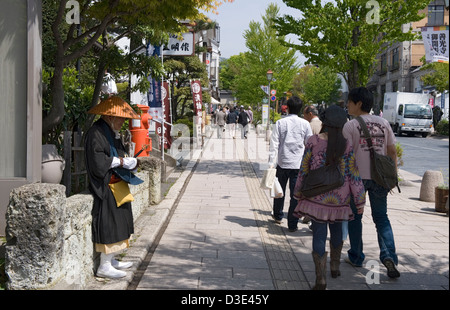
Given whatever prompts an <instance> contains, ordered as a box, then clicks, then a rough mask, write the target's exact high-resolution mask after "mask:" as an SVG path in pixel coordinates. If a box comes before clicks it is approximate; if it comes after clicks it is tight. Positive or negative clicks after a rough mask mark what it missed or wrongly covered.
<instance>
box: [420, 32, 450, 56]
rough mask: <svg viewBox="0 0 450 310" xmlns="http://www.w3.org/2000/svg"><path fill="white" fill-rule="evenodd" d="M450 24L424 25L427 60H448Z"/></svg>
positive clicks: (423, 35)
mask: <svg viewBox="0 0 450 310" xmlns="http://www.w3.org/2000/svg"><path fill="white" fill-rule="evenodd" d="M448 36H449V26H439V27H422V38H423V45H424V46H425V57H426V61H427V62H448V56H449V54H448V44H449V38H448Z"/></svg>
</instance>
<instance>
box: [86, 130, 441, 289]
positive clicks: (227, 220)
mask: <svg viewBox="0 0 450 310" xmlns="http://www.w3.org/2000/svg"><path fill="white" fill-rule="evenodd" d="M237 136H238V137H239V135H237ZM267 150H268V144H267V142H266V141H265V140H264V137H263V136H262V135H261V137H258V136H257V135H256V133H255V132H254V131H250V133H249V139H248V140H241V139H239V138H238V139H230V138H228V136H227V137H226V138H225V139H221V140H219V139H216V138H215V135H213V137H212V138H211V139H209V141H208V142H207V143H206V147H205V148H204V150H203V152H202V153H200V152H197V153H196V154H194V158H193V160H191V163H189V165H188V167H187V168H188V169H187V170H186V171H185V172H183V173H181V174H180V177H179V180H178V181H177V182H176V183H175V184H174V186H172V188H171V190H170V191H169V194H168V196H166V199H165V200H164V201H163V202H162V203H160V205H158V206H157V207H154V208H150V210H149V211H148V212H147V213H146V214H144V215H143V216H141V218H140V219H139V220H138V221H137V224H136V226H137V227H136V231H137V232H136V241H135V242H134V243H132V246H131V248H130V249H129V250H128V251H127V252H126V253H125V260H131V261H135V262H136V264H135V265H138V264H140V263H141V267H140V268H139V269H136V267H133V269H132V270H131V272H129V275H128V276H127V278H125V279H122V280H114V281H105V282H96V283H95V284H93V286H92V287H91V288H95V289H112V288H115V289H126V287H127V286H128V284H129V283H130V282H131V283H132V285H131V286H132V288H133V289H137V290H157V289H189V290H196V289H199V290H219V289H220V290H285V289H300V290H309V289H310V287H311V286H312V285H313V283H314V279H315V274H314V264H313V261H312V257H311V248H312V235H311V232H310V230H309V229H308V228H307V226H306V225H304V224H299V230H298V231H297V232H294V233H291V232H288V230H287V227H286V221H285V220H284V221H283V222H282V224H281V225H278V224H275V223H274V222H272V221H271V216H270V212H271V205H272V200H271V199H270V197H269V196H268V192H267V191H262V190H261V189H260V188H259V180H260V178H261V176H262V173H263V170H264V169H265V168H266V167H267V165H266V162H267ZM197 158H198V162H197ZM191 171H192V173H191ZM401 176H403V177H404V178H405V179H406V180H407V182H405V185H404V186H402V193H401V194H399V193H394V194H392V195H389V198H388V209H389V211H388V214H389V218H390V220H391V224H392V226H393V230H394V237H395V241H396V246H397V252H398V256H399V267H398V268H399V271H400V272H401V277H400V278H398V279H394V280H393V279H390V278H388V277H387V275H386V272H385V268H384V266H382V265H381V266H380V264H379V261H378V255H379V254H378V243H377V238H376V231H375V226H374V224H373V222H372V219H371V217H370V207H368V206H367V207H366V208H365V214H364V218H363V223H364V230H363V234H364V235H363V240H364V249H365V254H366V262H372V263H373V264H372V265H371V266H364V267H359V268H355V267H352V266H350V265H349V264H346V263H344V262H343V260H341V261H342V263H341V273H342V276H341V277H339V278H337V279H332V278H331V277H330V275H329V272H328V274H327V277H328V287H327V289H329V290H340V289H344V290H353V289H358V290H405V289H432V290H435V289H437V290H442V289H446V290H448V287H449V281H448V273H449V253H448V239H449V238H448V233H449V230H448V228H449V218H448V217H447V216H446V215H445V214H442V213H437V212H435V211H434V203H427V202H422V201H419V200H418V195H419V190H420V181H421V180H420V178H419V177H418V176H416V175H413V174H409V173H407V172H406V171H401ZM179 194H180V195H179ZM287 194H288V195H289V193H287ZM285 203H286V206H285V211H287V203H288V199H286V202H285ZM348 246H349V245H348V240H347V241H346V242H345V243H344V249H343V256H344V255H345V253H346V251H347V249H348ZM149 250H150V255H147V256H146V254H147V252H148V251H149ZM144 252H145V253H144ZM145 256H146V257H145ZM136 275H138V277H136ZM133 276H135V277H134V281H132V279H133ZM367 279H368V280H369V282H370V281H371V282H375V283H374V284H368V281H367Z"/></svg>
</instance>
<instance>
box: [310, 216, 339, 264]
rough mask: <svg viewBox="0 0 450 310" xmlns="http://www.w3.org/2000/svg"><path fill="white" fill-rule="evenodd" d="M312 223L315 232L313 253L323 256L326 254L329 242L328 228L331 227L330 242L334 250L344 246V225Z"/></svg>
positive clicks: (337, 223)
mask: <svg viewBox="0 0 450 310" xmlns="http://www.w3.org/2000/svg"><path fill="white" fill-rule="evenodd" d="M311 221H312V231H313V251H314V252H316V253H317V254H319V256H322V255H323V254H325V247H326V242H327V226H329V227H330V242H331V244H332V245H333V247H334V248H338V247H339V246H340V245H341V244H342V223H341V222H336V223H333V224H329V223H319V222H316V221H314V220H311Z"/></svg>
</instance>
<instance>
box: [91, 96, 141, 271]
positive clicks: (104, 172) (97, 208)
mask: <svg viewBox="0 0 450 310" xmlns="http://www.w3.org/2000/svg"><path fill="white" fill-rule="evenodd" d="M88 113H91V114H99V115H102V117H101V118H100V119H99V120H98V121H97V122H95V123H94V125H93V126H92V127H91V128H90V129H89V131H88V133H87V135H86V142H85V150H86V170H87V173H88V176H89V181H90V182H89V189H90V192H91V193H92V195H93V197H94V204H93V208H92V239H93V242H94V244H95V250H96V251H97V252H100V253H101V254H100V266H99V267H98V269H97V276H98V277H105V278H122V277H124V276H126V272H125V271H123V270H121V269H127V268H130V267H131V266H132V263H130V262H128V263H123V262H119V261H117V260H115V259H114V255H115V253H116V252H118V251H120V250H123V249H125V248H127V247H128V246H129V242H128V241H129V239H130V236H131V234H133V233H134V223H133V213H132V209H131V199H128V200H123V199H120V198H119V197H118V195H117V194H116V192H113V190H112V189H113V188H115V187H116V186H119V185H121V186H123V187H122V188H124V190H123V192H126V190H127V189H128V193H129V188H128V184H131V185H138V184H140V183H142V182H143V181H142V180H140V179H139V178H137V177H136V176H134V174H133V173H132V172H131V171H132V170H135V169H137V164H138V162H137V159H136V158H134V157H127V154H126V151H125V148H124V146H123V144H122V141H121V139H120V134H119V130H120V128H121V127H122V125H123V123H124V121H125V120H126V119H127V118H133V119H139V118H140V117H139V115H138V114H136V113H135V112H134V111H133V109H132V108H131V106H130V105H128V103H126V102H125V101H123V100H122V99H121V98H119V97H110V98H108V99H107V100H104V101H102V102H101V103H100V104H99V105H97V106H95V107H94V108H92V109H91V110H90V111H89V112H88ZM114 185H116V186H114ZM128 197H129V196H128Z"/></svg>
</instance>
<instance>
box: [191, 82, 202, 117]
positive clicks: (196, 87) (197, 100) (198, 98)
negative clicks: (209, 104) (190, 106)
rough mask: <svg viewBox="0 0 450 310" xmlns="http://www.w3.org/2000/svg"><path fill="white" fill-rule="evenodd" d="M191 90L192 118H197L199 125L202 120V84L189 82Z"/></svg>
mask: <svg viewBox="0 0 450 310" xmlns="http://www.w3.org/2000/svg"><path fill="white" fill-rule="evenodd" d="M191 90H192V98H193V101H194V116H197V117H198V118H197V120H199V122H200V123H199V124H201V119H202V105H203V98H202V84H201V82H200V81H198V80H195V81H191Z"/></svg>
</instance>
